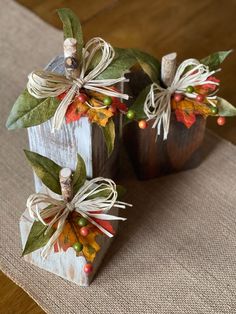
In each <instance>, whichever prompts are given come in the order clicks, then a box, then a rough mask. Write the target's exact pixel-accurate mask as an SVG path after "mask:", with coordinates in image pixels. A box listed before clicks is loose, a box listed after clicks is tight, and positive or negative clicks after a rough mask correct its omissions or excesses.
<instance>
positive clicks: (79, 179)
mask: <svg viewBox="0 0 236 314" xmlns="http://www.w3.org/2000/svg"><path fill="white" fill-rule="evenodd" d="M85 180H86V166H85V163H84V160H83V158H82V157H81V156H80V155H79V154H77V165H76V169H75V172H74V174H73V180H72V185H73V193H74V195H75V194H76V193H77V192H78V191H79V189H80V188H81V187H82V186H83V185H84V182H85Z"/></svg>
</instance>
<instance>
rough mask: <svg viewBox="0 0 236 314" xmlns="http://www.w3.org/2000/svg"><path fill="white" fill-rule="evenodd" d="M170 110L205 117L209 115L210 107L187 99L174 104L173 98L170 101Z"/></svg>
mask: <svg viewBox="0 0 236 314" xmlns="http://www.w3.org/2000/svg"><path fill="white" fill-rule="evenodd" d="M171 107H172V109H174V110H176V109H178V110H182V111H185V112H187V113H189V114H190V113H194V114H199V115H202V116H203V117H205V118H206V117H207V116H209V115H210V114H211V109H210V106H209V105H208V104H206V103H199V102H196V101H193V100H189V99H183V100H181V101H180V102H176V101H175V100H174V98H173V99H172V100H171Z"/></svg>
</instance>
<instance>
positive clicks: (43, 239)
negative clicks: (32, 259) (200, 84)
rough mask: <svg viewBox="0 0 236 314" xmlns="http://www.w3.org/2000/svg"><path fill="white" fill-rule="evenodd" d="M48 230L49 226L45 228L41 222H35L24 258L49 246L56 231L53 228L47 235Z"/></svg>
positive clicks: (26, 245) (25, 248)
mask: <svg viewBox="0 0 236 314" xmlns="http://www.w3.org/2000/svg"><path fill="white" fill-rule="evenodd" d="M46 229H47V226H45V225H44V224H43V223H42V222H41V221H34V223H33V225H32V227H31V229H30V233H29V236H28V239H27V241H26V244H25V247H24V250H23V253H22V256H24V255H26V254H29V253H32V252H34V251H36V250H38V249H40V248H41V247H43V246H45V245H46V244H47V242H48V241H49V239H50V238H51V236H52V235H53V233H54V231H55V230H54V229H53V228H51V229H50V230H49V231H48V232H47V233H46V234H45V231H46Z"/></svg>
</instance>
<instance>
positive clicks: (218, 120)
mask: <svg viewBox="0 0 236 314" xmlns="http://www.w3.org/2000/svg"><path fill="white" fill-rule="evenodd" d="M225 122H226V121H225V117H219V118H218V119H217V124H218V125H224V124H225Z"/></svg>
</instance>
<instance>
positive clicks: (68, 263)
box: [20, 187, 119, 286]
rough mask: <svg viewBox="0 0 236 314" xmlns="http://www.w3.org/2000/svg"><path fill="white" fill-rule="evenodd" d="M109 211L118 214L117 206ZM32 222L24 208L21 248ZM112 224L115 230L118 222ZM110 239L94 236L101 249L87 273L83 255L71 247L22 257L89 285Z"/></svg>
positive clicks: (47, 269)
mask: <svg viewBox="0 0 236 314" xmlns="http://www.w3.org/2000/svg"><path fill="white" fill-rule="evenodd" d="M41 191H42V192H46V191H48V189H47V188H45V187H43V190H41ZM46 193H48V192H46ZM110 213H111V214H112V215H116V216H118V213H119V210H118V209H117V208H112V209H111V211H110ZM32 224H33V219H32V218H31V217H30V215H29V212H28V209H26V210H25V211H24V213H23V214H22V216H21V218H20V234H21V242H22V248H24V247H25V244H26V241H27V239H28V235H29V233H30V229H31V227H32ZM112 226H113V228H114V230H115V231H117V227H118V222H117V221H112ZM112 239H113V238H109V237H108V236H106V235H104V234H101V235H98V236H97V237H96V241H97V242H98V244H99V245H100V246H101V249H100V251H98V253H97V254H96V257H95V260H94V261H93V272H92V274H89V275H88V274H86V273H85V272H84V270H83V268H84V265H85V264H87V261H86V259H85V257H83V256H76V252H75V250H74V249H73V248H69V249H67V251H66V252H58V253H55V252H54V251H52V252H51V253H49V255H48V257H47V258H46V259H43V258H42V256H41V252H42V249H38V250H36V251H34V252H32V253H30V254H27V255H25V256H24V257H23V258H24V260H25V261H27V262H29V263H31V264H33V265H35V266H37V267H40V268H41V269H44V270H46V271H49V272H51V273H53V274H55V275H57V276H60V277H62V278H64V279H66V280H69V281H72V282H74V283H75V284H77V285H79V286H89V284H90V283H91V281H92V280H93V277H94V275H95V273H96V271H97V269H98V268H99V265H100V264H101V262H102V259H103V258H104V255H105V254H106V252H107V250H108V248H109V246H110V245H111V243H112Z"/></svg>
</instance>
